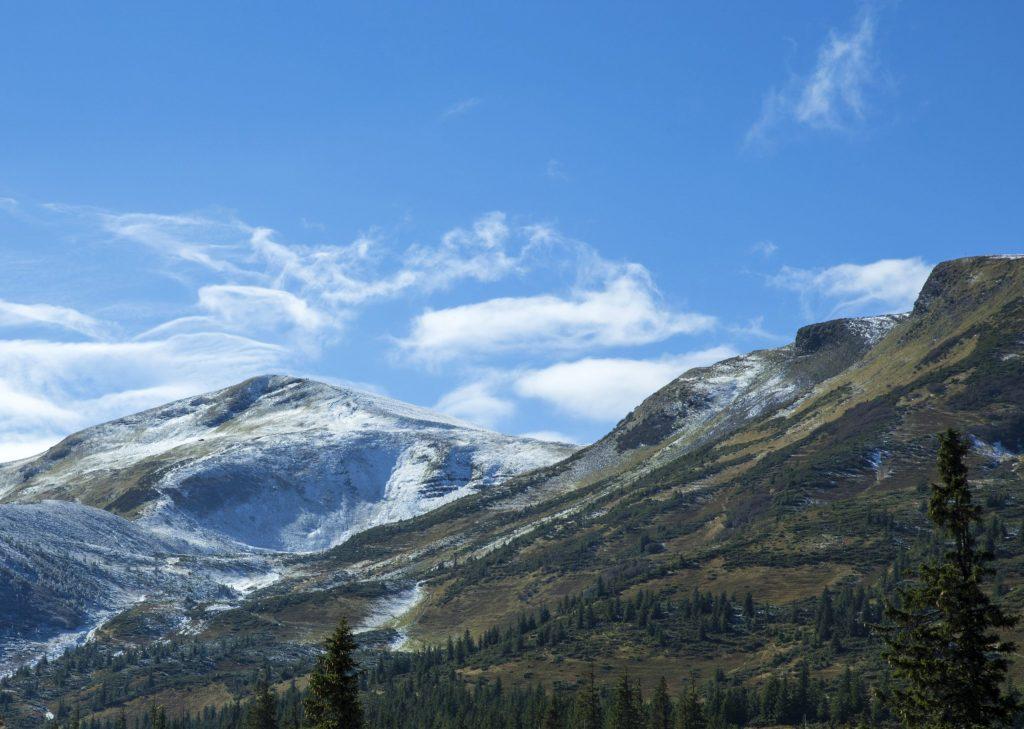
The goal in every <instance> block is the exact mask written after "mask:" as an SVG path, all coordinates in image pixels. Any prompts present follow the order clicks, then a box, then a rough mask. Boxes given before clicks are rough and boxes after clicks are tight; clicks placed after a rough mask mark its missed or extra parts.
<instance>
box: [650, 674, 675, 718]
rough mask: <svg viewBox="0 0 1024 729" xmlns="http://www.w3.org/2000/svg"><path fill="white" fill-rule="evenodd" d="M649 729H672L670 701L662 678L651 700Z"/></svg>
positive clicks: (666, 686)
mask: <svg viewBox="0 0 1024 729" xmlns="http://www.w3.org/2000/svg"><path fill="white" fill-rule="evenodd" d="M650 729H672V699H671V698H669V695H668V684H667V683H666V682H665V677H664V676H662V677H661V680H660V681H658V688H657V689H655V691H654V698H653V699H651V720H650Z"/></svg>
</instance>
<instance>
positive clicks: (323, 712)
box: [305, 618, 363, 729]
mask: <svg viewBox="0 0 1024 729" xmlns="http://www.w3.org/2000/svg"><path fill="white" fill-rule="evenodd" d="M324 648H325V650H324V653H323V654H322V655H321V656H320V657H319V658H318V659H317V662H316V666H315V667H314V669H313V672H312V673H311V674H310V676H309V694H308V695H307V696H306V702H305V709H306V723H307V725H308V726H310V727H313V729H362V726H363V710H362V707H361V706H360V704H359V677H358V675H357V668H358V667H357V665H356V661H355V658H354V657H353V653H355V650H356V642H355V640H354V639H353V638H352V631H351V630H350V629H349V627H348V621H347V620H346V619H345V618H342V619H341V621H340V622H339V623H338V627H337V628H336V629H335V631H334V633H332V634H331V635H330V636H329V637H328V638H327V641H326V642H325V644H324Z"/></svg>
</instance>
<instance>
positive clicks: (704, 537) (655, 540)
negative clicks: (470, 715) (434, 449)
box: [50, 257, 1024, 711]
mask: <svg viewBox="0 0 1024 729" xmlns="http://www.w3.org/2000/svg"><path fill="white" fill-rule="evenodd" d="M946 427H958V428H961V429H963V430H965V431H966V432H967V434H968V435H969V437H970V441H971V442H972V444H973V450H972V453H971V456H970V466H971V470H972V483H973V484H974V486H975V489H976V493H977V496H978V498H979V501H980V502H981V503H984V504H986V509H987V510H988V511H990V512H991V514H992V515H993V517H994V518H996V519H998V520H999V521H998V523H996V522H992V523H987V525H986V527H985V529H986V534H988V535H989V536H988V538H990V539H992V540H993V545H994V550H995V551H996V553H997V556H998V559H997V562H996V569H997V571H998V573H999V584H1000V587H999V588H998V590H997V594H998V595H999V596H1000V599H1001V600H1003V601H1005V602H1006V604H1007V605H1009V606H1010V607H1012V608H1013V609H1015V610H1018V611H1020V610H1024V537H1021V536H1019V535H1020V534H1024V531H1018V530H1017V529H1016V525H1017V524H1021V523H1024V478H1022V474H1024V455H1022V454H1024V261H1022V260H1020V259H1018V258H997V257H981V258H969V259H958V260H956V261H951V262H945V263H943V264H940V265H939V266H937V267H936V268H935V270H934V271H933V273H932V276H931V277H930V278H929V280H928V282H927V283H926V284H925V287H924V288H923V290H922V294H921V296H920V297H919V299H918V301H917V302H916V303H915V306H914V308H913V310H912V311H911V312H909V313H907V314H902V315H887V316H884V317H875V318H867V319H840V320H833V321H832V322H822V323H820V324H815V325H809V326H808V327H805V328H802V329H801V330H799V331H798V332H797V333H796V336H795V338H794V341H793V342H792V343H790V344H787V345H785V346H783V347H780V348H777V349H774V350H760V351H758V352H753V353H750V354H748V355H742V356H740V357H737V358H733V359H732V360H726V361H725V362H721V363H717V364H715V365H712V366H710V367H708V368H703V369H701V370H699V371H698V370H691V371H689V372H687V373H684V374H683V375H681V376H680V377H678V378H676V379H675V380H673V382H671V383H669V384H668V385H666V386H665V387H664V388H662V389H660V390H659V391H658V392H656V393H653V394H652V395H651V396H650V397H649V398H647V399H646V400H645V401H644V403H642V404H641V405H640V406H638V407H637V408H636V409H634V411H632V412H631V413H630V414H629V415H627V416H626V417H625V418H623V420H622V421H620V423H619V424H618V425H617V426H616V427H615V428H614V429H613V430H612V431H611V432H610V433H609V434H608V435H606V436H605V437H604V438H602V439H601V440H599V441H598V442H597V443H595V444H592V445H591V446H588V447H586V448H584V449H581V450H580V451H578V452H576V453H574V454H572V455H570V456H569V457H568V458H567V459H564V460H560V461H557V462H554V463H552V464H550V465H546V466H543V467H541V468H538V469H534V470H531V471H529V472H526V473H522V474H520V475H517V476H514V477H510V478H508V479H505V480H503V481H502V482H501V483H498V484H495V485H494V486H493V487H490V488H487V489H482V490H478V491H476V492H474V493H471V494H468V495H466V496H463V497H462V498H459V499H456V500H453V501H451V502H448V503H445V504H442V505H440V506H438V507H437V508H435V509H431V510H430V511H428V512H426V513H424V514H421V515H419V516H415V517H413V518H410V519H405V520H401V521H394V522H390V523H386V524H381V525H377V526H373V527H371V528H370V529H367V530H365V531H361V532H359V533H357V534H354V535H352V536H351V537H350V538H348V539H347V540H345V541H344V542H342V543H340V544H337V545H336V546H334V547H332V548H331V549H328V550H326V551H323V552H319V553H316V554H312V555H290V556H288V557H287V558H285V559H282V561H281V562H280V563H279V565H278V566H280V567H281V568H283V569H279V570H278V571H279V572H280V578H279V579H277V580H275V581H274V582H273V583H271V584H267V585H264V586H262V587H259V588H257V589H255V590H254V591H252V592H251V593H250V594H247V595H245V596H242V597H240V598H239V599H238V600H236V602H234V603H233V604H232V606H231V607H230V608H229V609H225V610H222V611H217V612H215V613H212V612H209V611H204V609H203V608H202V606H198V607H196V608H193V609H190V610H188V611H187V612H186V614H187V615H188V619H189V623H188V624H189V626H190V627H189V630H190V631H192V632H190V633H188V634H187V635H190V636H197V639H201V640H217V639H220V638H222V637H223V636H230V635H235V634H237V633H238V632H243V633H244V634H245V635H247V636H249V638H250V639H251V640H253V641H255V645H256V646H258V648H254V653H253V655H251V656H249V657H248V658H244V659H242V658H239V659H238V661H239V666H240V667H239V668H238V669H237V671H239V672H241V671H246V670H250V669H252V668H253V667H254V666H259V665H262V664H261V663H260V661H261V660H263V658H262V657H263V656H266V655H282V656H284V655H287V656H295V655H297V654H296V651H298V652H299V653H301V652H302V651H313V650H314V648H313V647H314V646H315V644H316V643H317V641H319V640H320V639H321V638H322V636H323V635H324V633H325V632H326V631H328V630H329V629H330V627H331V626H332V624H333V622H334V621H335V620H336V619H337V617H339V616H340V615H346V616H347V617H349V618H350V620H351V621H352V622H353V623H355V624H359V625H365V626H370V627H371V628H372V629H370V630H369V631H368V632H367V633H363V634H361V636H360V637H361V640H362V642H363V644H364V645H365V646H366V647H367V650H373V649H374V647H375V646H381V647H383V646H390V645H393V644H395V643H394V641H396V640H397V639H399V638H400V639H401V641H403V645H406V646H437V645H443V644H444V643H445V640H446V637H447V636H450V635H456V636H457V635H462V634H463V632H464V631H466V630H468V631H469V632H470V634H471V635H474V636H481V635H486V634H492V635H493V634H494V631H497V634H498V635H499V636H506V635H511V636H513V638H511V639H506V638H502V639H501V641H499V643H497V644H491V645H490V647H488V648H487V650H481V652H480V653H479V654H478V655H476V656H475V657H472V658H466V659H460V660H463V662H461V663H458V662H456V663H453V664H450V665H449V664H447V663H446V664H443V668H444V670H446V671H447V670H448V669H449V668H450V669H451V670H452V671H454V675H455V676H456V678H457V680H460V681H464V682H465V683H466V684H467V685H470V684H472V685H475V684H476V683H480V682H489V681H494V680H496V679H501V680H502V682H503V684H504V685H506V686H516V685H519V686H524V687H525V686H530V685H532V682H535V681H537V680H543V681H544V682H549V683H552V684H554V685H556V686H557V685H565V684H569V685H572V684H573V683H574V682H575V680H576V679H577V678H578V677H580V676H584V675H586V674H587V672H588V670H590V668H588V667H593V666H595V665H596V666H598V667H599V670H600V671H601V672H602V674H603V678H604V679H608V678H610V677H611V676H614V675H616V673H617V672H620V671H626V670H628V671H630V672H631V675H633V676H634V677H635V678H637V679H638V680H639V681H640V682H641V683H642V684H643V685H644V688H645V690H647V689H652V688H653V687H654V686H655V685H656V683H657V681H658V678H659V676H666V677H667V678H668V679H669V682H670V686H671V688H672V689H673V690H677V689H681V688H682V687H683V685H684V682H683V681H682V678H681V677H683V676H686V675H688V672H689V671H690V670H695V671H700V672H701V674H702V675H703V676H711V675H714V674H715V673H716V672H717V671H718V670H719V669H720V670H721V672H722V674H723V675H724V676H725V677H726V678H725V680H726V681H728V682H729V684H730V685H733V686H756V685H760V684H763V683H764V682H765V681H766V680H767V676H769V675H775V673H774V672H777V671H782V672H783V673H784V674H785V675H795V674H796V672H797V668H798V665H799V662H800V661H801V660H803V659H807V660H808V661H809V662H810V664H811V666H812V670H813V671H814V672H815V675H816V676H819V677H821V678H822V679H828V680H831V679H832V678H834V677H835V676H837V675H839V674H840V673H841V672H842V671H843V670H844V669H846V668H852V669H853V670H854V671H856V672H858V675H865V676H868V677H872V676H876V677H877V675H878V671H879V670H880V669H879V666H878V662H877V661H878V653H877V645H876V644H875V643H873V642H872V641H873V639H872V638H871V636H870V631H869V630H868V629H867V627H866V625H867V624H866V623H865V622H864V621H865V620H867V621H868V622H870V621H871V620H873V619H874V618H873V617H872V616H874V615H875V612H874V611H877V610H878V609H880V608H879V606H880V604H881V603H880V600H881V599H882V596H883V595H885V594H886V592H885V591H886V590H891V589H892V588H893V586H895V585H898V584H900V580H901V579H903V578H902V577H901V574H902V571H903V570H904V567H905V562H906V560H907V559H908V555H926V554H927V550H928V549H929V548H930V547H929V543H928V541H927V539H926V538H925V537H923V536H922V535H926V534H927V533H928V532H927V524H926V521H925V518H924V516H923V513H922V510H921V499H922V493H923V492H922V491H921V486H922V484H927V482H928V480H929V479H931V478H932V477H933V473H934V434H935V433H936V432H937V431H940V430H942V429H944V428H946ZM620 446H622V447H621V448H620ZM993 524H994V526H993ZM1007 525H1010V526H1007ZM901 560H902V561H901ZM275 569H277V566H275ZM824 590H829V591H830V593H829V594H831V595H832V596H833V598H832V599H834V600H835V601H836V602H835V609H836V611H837V614H840V613H841V614H842V615H844V616H846V617H844V618H843V620H845V621H847V622H844V623H843V626H844V627H842V632H841V634H840V633H837V639H836V640H835V641H832V642H829V640H822V638H821V636H820V634H818V633H817V632H816V630H817V627H816V626H817V625H818V623H817V617H816V616H817V615H818V614H819V612H818V611H819V608H820V606H821V600H822V599H823V598H822V597H821V595H822V594H823V591H824ZM747 591H750V592H751V593H752V595H753V597H752V600H753V603H754V608H753V614H752V615H750V614H747V613H746V612H745V608H744V609H742V610H741V609H740V606H739V603H740V601H741V599H742V596H743V594H744V593H745V592H747ZM697 593H699V594H700V595H701V596H700V598H699V600H700V601H701V602H700V604H701V605H704V606H708V605H711V604H714V605H716V606H719V605H726V606H729V605H731V607H729V608H728V609H725V608H723V611H719V608H718V607H716V608H715V613H714V616H715V617H714V619H715V620H716V621H717V622H715V623H714V624H712V623H711V622H709V621H711V619H712V616H711V614H710V613H705V612H704V608H703V607H702V608H700V610H699V611H698V613H697V622H694V618H693V615H692V613H687V612H686V611H687V610H692V609H693V606H694V605H695V604H697V603H696V602H695V600H697V598H696V597H694V596H695V595H696V594H697ZM711 593H714V594H713V595H712V594H711ZM408 595H412V596H413V597H412V598H410V600H411V601H413V602H415V605H414V606H410V605H409V603H407V602H402V605H403V610H405V612H404V613H403V614H402V615H397V616H392V617H390V618H388V620H386V621H384V622H380V621H378V620H376V619H375V618H373V616H374V615H375V614H377V613H379V612H380V608H379V606H380V605H382V604H391V603H387V601H388V600H392V602H396V601H398V600H397V598H398V597H401V596H408ZM856 595H861V596H862V597H861V598H856V599H858V600H862V602H859V603H857V604H858V605H859V607H857V610H859V611H862V612H849V611H850V610H852V608H850V607H849V606H850V604H851V602H850V601H853V600H854V599H855V596H856ZM398 602H400V601H398ZM627 604H628V605H631V606H632V607H630V608H629V610H626V611H625V612H623V610H625V608H623V605H627ZM565 605H571V606H572V607H570V608H569V609H568V610H565V609H563V606H565ZM687 606H689V607H687ZM584 607H586V610H584ZM543 610H548V611H549V614H550V615H552V616H553V617H551V618H550V619H551V620H552V621H553V622H552V623H551V625H548V626H546V627H545V626H542V625H539V626H536V627H533V628H531V627H530V622H529V620H526V619H525V618H524V617H523V616H530V615H532V616H537V615H540V614H542V611H543ZM632 610H635V611H639V612H634V613H630V611H632ZM154 611H156V612H158V613H159V614H160V615H162V616H164V617H163V618H162V620H163V623H162V624H168V625H170V624H172V622H173V620H172V617H173V616H175V615H179V614H181V607H180V606H165V607H158V606H153V605H148V606H141V605H140V606H136V607H131V608H129V609H128V610H127V611H126V612H125V613H124V616H123V617H120V618H117V619H114V620H111V621H110V622H109V623H108V624H107V625H106V626H105V627H104V629H103V630H102V631H101V632H100V633H99V634H98V636H97V640H98V644H97V645H98V646H99V647H98V648H97V650H100V651H103V650H108V649H109V650H116V647H117V646H123V645H131V644H134V643H135V642H137V641H141V640H150V639H154V638H156V637H157V635H156V634H149V633H147V634H146V636H145V637H143V636H142V635H141V634H140V633H139V631H138V630H137V629H136V628H135V627H134V626H135V625H136V624H137V622H138V621H140V620H142V619H143V617H144V616H145V617H146V618H147V619H151V616H152V614H153V613H154ZM588 611H589V612H588ZM627 615H632V617H627ZM702 616H703V617H702ZM723 616H727V617H725V618H723ZM728 616H731V617H728ZM863 616H867V617H863ZM524 621H525V622H524ZM642 621H645V622H642ZM697 623H700V625H698V624H697ZM517 626H518V627H517ZM556 628H557V635H558V636H559V637H558V641H559V642H558V644H557V648H555V647H554V644H553V643H552V642H551V641H552V640H553V637H552V636H553V635H555V633H553V632H552V631H555V629H556ZM837 630H838V629H837ZM517 631H518V632H517ZM1018 632H1019V631H1018ZM159 635H160V637H166V636H168V635H171V636H175V635H177V636H179V637H181V638H182V639H184V637H185V634H182V633H175V632H174V631H173V629H172V630H171V631H170V632H164V633H160V634H159ZM515 636H518V638H516V637H515ZM839 637H841V640H839ZM1011 637H1014V636H1011ZM1016 637H1018V638H1019V637H1020V636H1019V635H1017V636H1016ZM108 647H109V648H108ZM304 655H311V653H307V654H304ZM176 660H180V661H181V662H180V664H179V667H178V668H176V669H175V671H176V672H175V673H173V674H172V675H173V677H174V679H173V680H175V681H179V682H184V683H185V684H187V685H192V686H197V685H200V683H199V682H201V681H202V680H203V677H202V676H201V675H200V674H199V673H197V672H196V669H195V668H194V667H192V664H189V663H188V660H187V658H186V657H181V658H180V659H176ZM140 670H141V669H140ZM232 670H235V669H232ZM1016 670H1017V672H1018V673H1021V668H1020V667H1018V668H1017V669H1016ZM103 675H105V674H103V672H102V670H98V671H95V672H86V673H82V674H81V675H80V677H79V678H78V679H77V680H78V683H77V684H75V686H76V687H77V688H75V691H77V692H78V693H77V694H75V695H76V696H79V697H83V700H84V699H87V698H88V697H90V696H92V695H93V692H94V690H95V686H96V684H97V681H99V680H101V677H102V676H103ZM224 675H225V676H235V675H238V674H237V673H232V672H230V671H228V672H226V673H225V674H224ZM225 680H226V679H225ZM816 680H817V679H816ZM50 690H51V691H54V690H55V689H50ZM169 690H170V689H169V688H168V685H167V684H163V685H161V686H157V687H156V688H154V689H153V690H152V691H148V692H142V693H140V694H139V695H138V696H137V697H135V698H132V699H131V701H132V702H135V703H132V704H130V705H131V706H132V707H133V709H132V710H133V711H134V710H135V708H138V709H140V710H144V709H145V706H147V705H148V704H147V703H146V701H149V700H151V699H152V697H154V696H155V697H156V698H157V699H158V700H161V701H163V700H167V701H176V702H178V703H177V705H179V706H183V707H185V706H188V707H189V708H191V709H193V710H196V709H198V708H202V707H198V706H191V705H189V704H188V703H187V701H186V700H182V699H181V698H180V697H179V698H174V697H175V696H177V695H176V694H173V693H168V691H169ZM246 690H247V689H245V688H240V689H238V690H237V691H236V692H235V693H233V694H232V695H233V696H244V695H245V692H246ZM50 695H51V696H53V695H55V694H52V693H51V694H50Z"/></svg>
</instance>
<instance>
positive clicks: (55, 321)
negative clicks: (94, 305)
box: [0, 299, 108, 337]
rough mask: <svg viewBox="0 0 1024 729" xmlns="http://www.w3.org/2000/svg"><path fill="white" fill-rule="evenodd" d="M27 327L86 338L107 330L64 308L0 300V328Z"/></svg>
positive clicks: (77, 312) (76, 312)
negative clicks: (51, 328) (84, 336)
mask: <svg viewBox="0 0 1024 729" xmlns="http://www.w3.org/2000/svg"><path fill="white" fill-rule="evenodd" d="M29 325H45V326H55V327H60V328H62V329H67V330H69V331H73V332H78V333H79V334H84V335H86V336H87V337H101V336H103V335H104V334H105V332H106V331H107V329H108V327H107V326H105V325H104V324H102V323H101V322H99V321H98V320H96V319H94V318H92V317H91V316H89V315H87V314H83V313H82V312H80V311H77V310H75V309H69V308H67V307H65V306H53V305H52V304H18V303H15V302H13V301H4V300H3V299H0V327H17V326H29Z"/></svg>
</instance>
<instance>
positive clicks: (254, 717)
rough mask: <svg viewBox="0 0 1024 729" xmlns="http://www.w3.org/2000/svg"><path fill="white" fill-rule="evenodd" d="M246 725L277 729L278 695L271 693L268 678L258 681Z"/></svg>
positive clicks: (262, 728) (252, 727)
mask: <svg viewBox="0 0 1024 729" xmlns="http://www.w3.org/2000/svg"><path fill="white" fill-rule="evenodd" d="M245 725H246V729H277V696H275V695H274V694H273V693H271V691H270V686H269V684H268V683H267V679H266V678H263V677H261V678H260V679H259V680H258V681H257V682H256V693H255V694H254V695H253V698H252V702H251V703H250V704H249V713H248V715H247V716H246V718H245Z"/></svg>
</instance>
